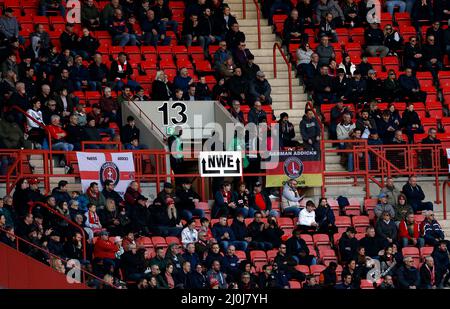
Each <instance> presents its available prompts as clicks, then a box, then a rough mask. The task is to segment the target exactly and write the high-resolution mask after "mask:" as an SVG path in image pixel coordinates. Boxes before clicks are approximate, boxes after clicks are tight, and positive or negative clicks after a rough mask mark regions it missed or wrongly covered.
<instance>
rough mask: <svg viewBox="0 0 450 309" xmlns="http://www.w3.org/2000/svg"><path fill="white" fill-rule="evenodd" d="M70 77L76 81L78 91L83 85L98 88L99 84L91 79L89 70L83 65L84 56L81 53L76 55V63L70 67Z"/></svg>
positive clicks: (93, 88) (91, 88)
mask: <svg viewBox="0 0 450 309" xmlns="http://www.w3.org/2000/svg"><path fill="white" fill-rule="evenodd" d="M70 78H71V79H72V80H73V81H74V82H75V85H74V86H75V88H74V90H76V91H79V90H81V88H82V87H83V88H85V89H86V88H87V87H89V89H90V90H92V91H95V90H96V87H97V84H96V83H95V82H93V81H91V80H90V76H89V71H88V69H87V68H86V67H85V66H84V65H83V58H82V57H81V56H79V55H77V56H75V63H74V65H73V66H72V67H71V68H70Z"/></svg>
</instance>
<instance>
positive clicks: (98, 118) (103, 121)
mask: <svg viewBox="0 0 450 309" xmlns="http://www.w3.org/2000/svg"><path fill="white" fill-rule="evenodd" d="M89 119H94V120H95V125H96V126H97V129H98V131H99V132H100V133H104V134H108V135H109V136H110V138H111V140H113V139H114V136H115V131H114V129H113V128H110V127H109V122H110V119H109V118H108V117H105V116H104V115H103V114H102V111H101V109H100V106H99V105H98V104H93V105H92V111H91V112H90V113H89V114H87V117H86V120H89Z"/></svg>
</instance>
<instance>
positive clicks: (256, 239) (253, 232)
mask: <svg viewBox="0 0 450 309" xmlns="http://www.w3.org/2000/svg"><path fill="white" fill-rule="evenodd" d="M262 218H263V216H262V214H261V212H259V211H257V212H255V215H254V220H253V221H252V223H250V224H249V225H248V226H247V234H248V237H251V240H252V241H251V242H250V243H249V244H248V246H249V248H251V249H253V250H264V251H267V250H270V249H272V248H273V245H272V244H271V243H270V242H268V241H267V239H266V233H267V229H269V224H268V223H264V222H263V221H262Z"/></svg>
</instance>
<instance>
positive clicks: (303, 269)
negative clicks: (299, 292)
mask: <svg viewBox="0 0 450 309" xmlns="http://www.w3.org/2000/svg"><path fill="white" fill-rule="evenodd" d="M295 269H296V270H298V271H301V272H302V273H304V274H305V275H309V273H310V270H309V266H307V265H296V266H295Z"/></svg>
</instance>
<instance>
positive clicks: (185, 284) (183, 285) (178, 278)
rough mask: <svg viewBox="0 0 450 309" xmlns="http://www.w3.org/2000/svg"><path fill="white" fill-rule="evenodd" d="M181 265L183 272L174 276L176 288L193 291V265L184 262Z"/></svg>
mask: <svg viewBox="0 0 450 309" xmlns="http://www.w3.org/2000/svg"><path fill="white" fill-rule="evenodd" d="M181 265H182V268H181V270H180V271H177V272H176V273H175V274H174V281H175V287H177V288H180V289H191V288H192V283H191V276H190V273H191V263H189V262H188V261H183V262H182V264H181Z"/></svg>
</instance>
